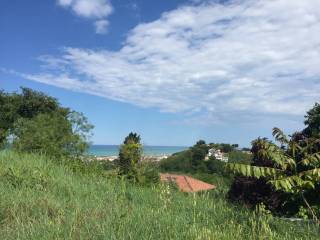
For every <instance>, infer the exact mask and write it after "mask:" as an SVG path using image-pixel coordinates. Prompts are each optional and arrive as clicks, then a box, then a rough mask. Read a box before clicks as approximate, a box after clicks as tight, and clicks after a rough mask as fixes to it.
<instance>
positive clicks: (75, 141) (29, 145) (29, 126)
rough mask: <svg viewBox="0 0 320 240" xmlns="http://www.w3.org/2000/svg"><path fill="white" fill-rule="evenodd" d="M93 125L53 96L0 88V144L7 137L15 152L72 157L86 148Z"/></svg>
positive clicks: (22, 89) (24, 89)
mask: <svg viewBox="0 0 320 240" xmlns="http://www.w3.org/2000/svg"><path fill="white" fill-rule="evenodd" d="M92 128H93V126H92V125H91V124H89V123H88V120H87V118H86V117H85V116H84V115H83V114H82V113H77V112H75V111H72V110H70V109H69V108H65V107H62V106H61V105H60V103H59V102H58V101H57V99H55V98H53V97H50V96H48V95H46V94H44V93H42V92H38V91H34V90H32V89H29V88H21V93H16V92H14V93H6V92H4V91H0V144H1V145H2V146H3V145H4V144H5V143H6V142H7V141H8V137H9V136H10V137H11V139H12V142H11V144H12V146H13V148H14V149H16V150H18V151H27V152H41V153H46V154H48V155H53V156H62V155H68V156H71V155H72V156H75V155H79V154H81V153H83V152H84V151H85V150H86V148H87V147H88V140H89V137H90V134H91V130H92Z"/></svg>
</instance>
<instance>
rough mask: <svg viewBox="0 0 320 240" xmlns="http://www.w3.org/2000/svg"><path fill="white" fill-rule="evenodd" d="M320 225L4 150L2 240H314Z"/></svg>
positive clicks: (0, 163)
mask: <svg viewBox="0 0 320 240" xmlns="http://www.w3.org/2000/svg"><path fill="white" fill-rule="evenodd" d="M317 231H318V230H316V228H315V227H313V226H308V225H303V226H302V225H301V224H293V223H286V222H284V221H282V220H277V219H270V217H266V218H264V217H258V216H255V215H254V214H253V213H252V212H249V211H247V210H244V209H242V208H239V207H237V206H233V205H231V204H228V203H227V202H226V201H225V200H224V198H223V196H222V193H221V191H220V192H219V191H216V192H213V193H211V194H210V195H209V194H200V195H188V194H183V193H180V192H176V191H172V190H170V189H168V188H167V187H166V186H157V187H149V188H147V187H139V186H132V185H129V184H127V183H126V182H124V181H120V180H110V179H107V178H104V177H102V176H98V175H82V174H80V173H77V172H72V171H71V170H70V169H69V168H68V167H66V166H64V165H58V164H55V163H53V162H51V161H49V160H47V159H46V158H45V157H41V156H36V155H18V154H15V153H12V152H2V153H0V236H1V239H317V236H318V235H317V234H319V232H317Z"/></svg>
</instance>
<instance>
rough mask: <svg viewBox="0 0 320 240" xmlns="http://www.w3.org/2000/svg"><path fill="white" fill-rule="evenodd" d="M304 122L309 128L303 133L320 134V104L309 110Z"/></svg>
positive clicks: (309, 134)
mask: <svg viewBox="0 0 320 240" xmlns="http://www.w3.org/2000/svg"><path fill="white" fill-rule="evenodd" d="M305 119H306V120H305V121H304V123H305V124H306V125H307V128H306V129H304V131H303V133H305V134H306V135H308V136H315V135H319V134H320V104H319V103H316V104H315V105H314V107H313V108H312V109H310V110H309V111H308V112H307V115H306V116H305Z"/></svg>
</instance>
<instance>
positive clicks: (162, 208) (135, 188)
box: [0, 88, 320, 240]
mask: <svg viewBox="0 0 320 240" xmlns="http://www.w3.org/2000/svg"><path fill="white" fill-rule="evenodd" d="M319 120H320V106H319V104H316V105H315V107H314V108H313V109H311V110H310V111H309V112H308V113H307V115H306V121H305V123H306V128H305V129H304V130H303V131H301V132H297V133H295V134H293V135H292V136H290V137H287V136H285V135H284V134H283V133H282V132H281V131H280V130H279V129H275V130H274V136H275V138H276V140H278V141H279V142H280V145H279V146H278V145H276V144H274V143H272V142H271V141H269V140H267V139H258V140H256V141H254V142H253V144H252V149H251V152H252V154H250V153H247V152H243V151H240V150H239V149H238V145H237V144H226V143H216V144H215V143H210V144H206V142H205V141H203V140H199V141H198V142H197V143H196V144H195V145H194V146H192V147H191V148H189V149H188V150H186V151H183V152H180V153H176V154H173V155H172V156H170V157H169V158H168V159H165V160H162V161H161V162H160V164H158V163H150V162H146V161H143V157H142V145H141V138H140V136H139V135H138V134H136V133H130V134H129V135H128V136H127V137H126V138H125V139H124V142H123V144H122V145H121V147H120V152H119V159H117V160H116V161H114V162H112V163H110V162H98V161H95V159H90V158H89V157H86V156H85V155H83V153H84V151H85V150H86V148H87V147H88V140H89V137H90V131H91V129H92V128H93V126H92V125H90V124H89V123H88V120H87V118H86V117H85V116H84V115H83V114H81V113H77V112H74V111H72V110H70V109H68V108H64V107H61V106H60V104H59V102H58V101H57V100H56V99H54V98H52V97H49V96H47V95H45V94H43V93H40V92H36V91H33V90H31V89H27V88H22V92H21V93H20V94H18V93H13V94H8V93H5V92H3V91H0V147H2V148H3V147H4V146H6V145H8V144H9V145H10V146H12V149H11V150H1V151H0V196H1V199H0V226H1V227H0V236H1V239H205V240H207V239H232V238H236V239H290V240H291V239H318V238H319V237H318V236H319V234H320V230H319V226H318V225H316V224H314V222H312V221H308V220H307V218H313V219H314V220H315V221H319V220H318V216H317V214H319V213H320V203H319V194H320V184H319V179H320V170H319V169H320V143H319V139H320V138H319V134H320V121H319ZM210 148H215V149H220V150H222V151H223V152H225V153H227V154H228V157H229V162H230V164H229V165H228V166H229V168H230V169H232V170H233V171H234V172H235V173H236V174H241V175H243V176H239V175H233V174H231V173H230V172H227V171H226V170H225V166H226V164H225V163H224V162H221V161H219V160H217V159H215V157H214V156H210V157H209V158H208V157H207V156H208V152H209V149H210ZM245 150H247V149H245ZM217 158H218V157H217ZM160 171H167V172H182V173H187V174H190V175H192V176H194V177H195V178H198V179H200V180H203V181H206V182H209V183H213V184H215V185H216V186H217V189H215V190H214V191H210V192H203V193H197V194H184V193H182V192H179V191H178V190H177V189H176V188H175V187H174V186H171V185H168V184H161V183H159V172H160ZM228 198H229V199H232V200H233V201H234V202H233V203H232V202H231V201H228ZM238 203H242V204H243V203H244V204H245V205H246V206H249V207H252V208H246V207H244V206H241V205H239V204H238ZM276 216H279V217H282V216H298V217H302V218H305V220H306V221H300V222H289V221H288V220H286V219H282V218H279V217H276Z"/></svg>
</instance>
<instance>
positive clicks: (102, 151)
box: [87, 145, 189, 158]
mask: <svg viewBox="0 0 320 240" xmlns="http://www.w3.org/2000/svg"><path fill="white" fill-rule="evenodd" d="M119 148H120V145H91V146H90V147H89V149H88V152H87V155H91V156H96V157H101V158H114V157H115V156H118V154H119ZM188 148H189V147H183V146H150V145H144V146H143V155H144V156H145V157H147V158H166V157H168V156H170V155H172V154H174V153H176V152H181V151H184V150H186V149H188Z"/></svg>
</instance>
